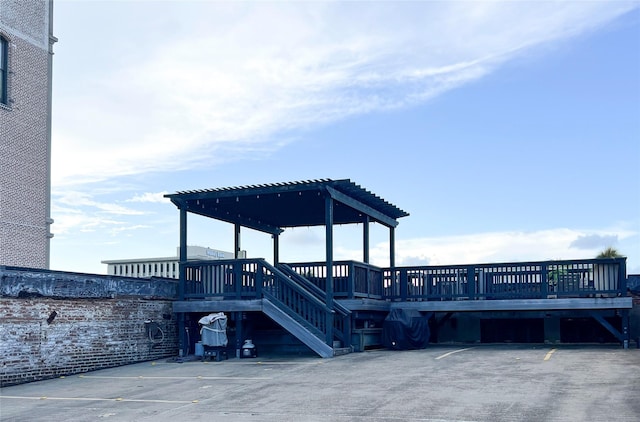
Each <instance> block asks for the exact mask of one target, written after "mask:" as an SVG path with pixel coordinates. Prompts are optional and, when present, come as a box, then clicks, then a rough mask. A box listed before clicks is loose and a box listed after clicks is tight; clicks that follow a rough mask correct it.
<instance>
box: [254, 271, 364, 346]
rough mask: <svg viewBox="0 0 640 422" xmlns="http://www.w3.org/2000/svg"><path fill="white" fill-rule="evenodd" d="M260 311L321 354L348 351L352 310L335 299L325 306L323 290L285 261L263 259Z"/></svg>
mask: <svg viewBox="0 0 640 422" xmlns="http://www.w3.org/2000/svg"><path fill="white" fill-rule="evenodd" d="M262 265H263V268H264V270H263V271H264V274H263V286H262V296H263V299H262V312H264V314H265V315H267V316H268V317H269V318H271V319H272V320H274V321H275V322H276V323H278V324H279V325H280V326H282V327H283V328H284V329H285V330H287V331H288V332H289V333H291V334H292V335H293V336H295V337H296V338H297V339H298V340H300V341H301V342H303V343H304V344H305V345H307V346H308V347H309V348H310V349H311V350H313V351H314V352H316V353H317V354H318V355H319V356H321V357H323V358H329V357H333V356H336V355H340V354H345V353H348V352H350V351H351V349H350V347H347V348H335V349H334V347H332V346H333V345H334V340H340V341H342V343H343V344H345V345H350V336H351V324H350V322H351V312H350V311H349V310H348V309H346V308H344V307H343V306H341V305H340V304H338V303H337V302H336V301H333V302H332V303H331V306H327V304H326V303H325V297H324V292H323V291H322V290H321V289H319V288H318V287H317V286H315V285H313V283H311V282H310V281H309V280H307V279H306V278H304V277H302V276H301V275H299V274H298V273H296V272H295V271H293V270H292V269H291V268H289V267H288V266H286V265H282V264H281V265H279V266H278V267H277V268H276V267H273V266H271V265H270V264H268V263H267V262H262Z"/></svg>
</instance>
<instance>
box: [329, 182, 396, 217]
mask: <svg viewBox="0 0 640 422" xmlns="http://www.w3.org/2000/svg"><path fill="white" fill-rule="evenodd" d="M325 188H326V189H327V192H328V193H329V195H330V196H331V197H332V198H333V199H335V200H336V201H338V202H340V203H342V204H344V205H347V206H348V207H351V208H353V209H354V210H357V211H359V212H361V213H363V214H365V215H368V216H369V217H372V218H373V219H374V220H376V221H379V222H380V223H382V224H384V225H385V226H387V227H396V226H397V225H398V222H397V221H396V220H395V219H393V218H391V217H388V216H386V215H385V214H383V213H381V212H380V211H377V210H375V209H373V208H371V207H370V206H369V205H367V204H363V203H362V202H360V201H358V200H357V199H354V198H352V197H350V196H348V195H346V194H344V193H342V192H339V191H337V190H336V189H334V188H332V187H331V186H326V187H325Z"/></svg>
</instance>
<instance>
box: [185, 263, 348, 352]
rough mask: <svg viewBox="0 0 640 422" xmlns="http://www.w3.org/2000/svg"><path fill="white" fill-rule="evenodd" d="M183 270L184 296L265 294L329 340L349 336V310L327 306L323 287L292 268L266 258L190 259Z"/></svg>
mask: <svg viewBox="0 0 640 422" xmlns="http://www.w3.org/2000/svg"><path fill="white" fill-rule="evenodd" d="M284 270H286V269H284ZM182 271H184V282H185V286H184V299H187V300H188V299H236V300H238V299H256V298H262V297H264V298H267V299H269V300H270V301H271V302H273V303H274V305H276V306H277V307H278V308H279V309H281V310H282V311H283V312H285V313H286V314H288V315H289V316H290V317H291V318H293V319H295V320H296V321H298V323H300V324H302V325H304V326H305V327H306V328H307V329H308V330H309V331H310V332H312V333H313V334H314V335H316V336H318V337H319V338H321V339H323V340H326V341H327V342H328V343H330V342H331V341H333V335H334V334H335V335H336V336H337V337H338V338H339V339H340V340H343V341H344V340H345V339H349V335H347V333H349V334H350V332H351V325H350V311H349V310H348V309H346V308H344V307H343V306H342V305H340V304H339V303H337V302H334V303H331V306H327V305H326V303H325V297H324V296H323V295H322V294H321V291H317V290H316V291H314V290H313V289H312V288H310V287H315V286H313V285H305V283H302V282H300V280H296V277H300V276H299V275H298V274H297V273H295V272H293V270H290V269H289V271H291V274H287V273H286V272H284V271H283V270H281V269H278V268H275V267H273V266H271V265H270V264H268V263H267V262H266V261H264V260H263V259H238V260H206V261H190V262H188V263H186V264H185V265H184V266H183V268H182Z"/></svg>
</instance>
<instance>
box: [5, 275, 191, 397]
mask: <svg viewBox="0 0 640 422" xmlns="http://www.w3.org/2000/svg"><path fill="white" fill-rule="evenodd" d="M176 292H177V283H176V281H175V280H168V279H147V280H142V279H132V278H127V277H113V276H103V275H96V274H80V273H67V272H62V271H48V270H34V269H27V268H16V267H3V266H0V339H1V341H0V385H3V386H5V385H12V384H18V383H23V382H29V381H36V380H41V379H47V378H53V377H58V376H61V375H68V374H77V373H81V372H87V371H93V370H96V369H102V368H108V367H113V366H119V365H126V364H130V363H136V362H143V361H148V360H154V359H161V358H167V357H172V356H177V354H178V339H177V323H176V320H175V316H174V314H173V305H172V304H173V299H174V298H175V297H176ZM149 320H151V321H153V323H152V324H147V323H145V321H149ZM155 328H159V330H156V329H155ZM149 329H151V330H149ZM149 331H151V333H149Z"/></svg>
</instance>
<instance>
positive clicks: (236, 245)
mask: <svg viewBox="0 0 640 422" xmlns="http://www.w3.org/2000/svg"><path fill="white" fill-rule="evenodd" d="M233 229H234V230H233V231H234V236H233V237H234V239H233V244H234V246H233V250H234V252H233V258H234V259H240V224H238V223H236V224H234V225H233Z"/></svg>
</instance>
